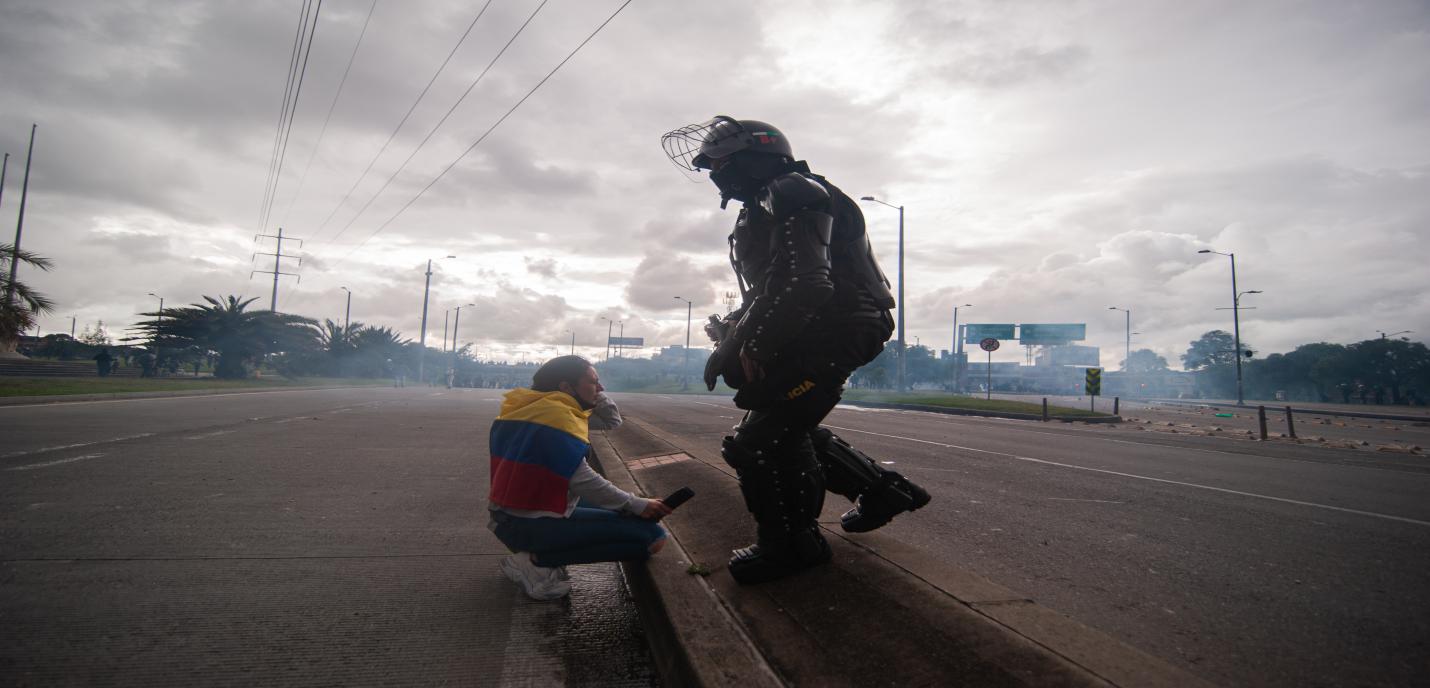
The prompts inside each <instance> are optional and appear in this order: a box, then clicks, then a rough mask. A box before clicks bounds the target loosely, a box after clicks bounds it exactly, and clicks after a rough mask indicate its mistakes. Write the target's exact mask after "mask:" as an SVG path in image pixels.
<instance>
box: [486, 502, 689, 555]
mask: <svg viewBox="0 0 1430 688" xmlns="http://www.w3.org/2000/svg"><path fill="white" fill-rule="evenodd" d="M492 518H493V520H495V521H496V522H497V527H496V531H495V532H496V536H497V539H498V540H501V543H502V544H503V545H506V546H507V548H508V549H510V550H512V551H513V552H531V553H532V554H534V555H535V556H536V559H535V561H536V564H537V565H538V566H566V565H568V564H594V563H596V562H601V561H645V560H646V559H649V558H650V546H651V545H652V544H655V542H656V541H657V540H662V539H664V538H665V529H664V528H661V527H660V525H659V524H657V523H656V522H655V521H651V520H648V519H644V518H640V517H637V516H630V515H626V514H620V513H617V512H614V511H610V510H607V509H595V508H589V507H581V506H578V507H576V510H575V511H573V512H571V515H570V516H567V517H566V518H522V517H520V516H512V515H511V514H506V513H502V512H500V511H493V512H492Z"/></svg>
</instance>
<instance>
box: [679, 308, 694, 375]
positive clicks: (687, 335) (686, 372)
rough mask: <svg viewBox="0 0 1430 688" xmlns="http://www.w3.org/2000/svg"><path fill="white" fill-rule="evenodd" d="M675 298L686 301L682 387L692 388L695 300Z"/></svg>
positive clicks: (681, 368)
mask: <svg viewBox="0 0 1430 688" xmlns="http://www.w3.org/2000/svg"><path fill="white" fill-rule="evenodd" d="M675 300H676V301H684V302H685V360H684V361H683V362H681V364H680V388H681V389H690V312H691V309H693V308H695V302H693V301H691V300H690V299H683V298H681V297H679V296H677V297H675Z"/></svg>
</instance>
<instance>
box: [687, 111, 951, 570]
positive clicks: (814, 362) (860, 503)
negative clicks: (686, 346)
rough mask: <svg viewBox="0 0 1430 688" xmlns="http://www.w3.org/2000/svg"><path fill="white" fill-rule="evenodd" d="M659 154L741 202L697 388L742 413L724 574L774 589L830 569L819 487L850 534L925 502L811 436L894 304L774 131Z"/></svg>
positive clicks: (847, 214) (695, 134) (847, 207)
mask: <svg viewBox="0 0 1430 688" xmlns="http://www.w3.org/2000/svg"><path fill="white" fill-rule="evenodd" d="M661 145H662V147H663V148H664V149H665V151H666V154H667V155H668V156H669V157H670V158H671V160H672V161H674V162H675V163H676V164H677V165H679V166H680V167H682V168H684V169H687V170H690V171H692V172H700V171H707V170H708V172H709V176H710V180H711V181H712V182H714V183H715V186H716V187H717V188H718V189H719V190H720V207H721V208H724V207H725V206H726V204H728V203H729V202H730V201H731V200H735V201H739V202H740V203H741V209H740V213H739V217H738V218H737V219H736V221H735V229H734V232H733V233H731V235H730V237H729V243H730V264H731V266H732V267H733V268H734V269H735V274H736V277H737V280H738V282H739V285H740V294H741V301H742V304H741V307H740V308H739V309H738V310H736V311H734V312H732V313H731V314H730V315H728V316H726V317H725V318H724V319H721V318H719V316H711V318H710V320H711V321H710V323H709V324H708V325H706V328H705V329H706V333H707V334H709V335H710V337H711V339H712V340H714V341H715V342H716V343H717V346H716V350H715V353H714V354H712V355H711V357H710V359H709V361H708V362H707V363H706V367H705V383H706V385H707V386H708V387H709V388H710V389H714V386H715V381H716V380H717V378H719V377H721V376H723V377H724V378H725V382H726V384H728V385H730V386H731V387H733V388H735V389H736V390H737V392H736V394H735V404H736V405H737V406H739V407H740V408H741V409H744V410H745V411H746V413H745V416H744V418H743V420H741V422H740V424H739V425H738V426H737V427H736V428H735V434H734V435H733V436H728V437H726V438H725V439H724V442H723V444H722V446H721V455H722V457H723V458H724V459H725V461H726V463H728V464H730V465H731V466H732V467H734V468H735V470H736V472H737V474H738V475H739V478H740V491H741V493H742V495H743V496H744V499H745V506H746V508H748V509H749V510H750V513H751V514H752V515H753V516H754V518H755V522H756V525H757V541H756V543H755V544H753V545H751V546H749V547H745V548H742V549H738V550H735V552H734V555H733V556H732V557H731V559H730V561H729V564H728V566H729V569H730V573H731V574H732V575H733V576H734V578H735V579H736V580H737V581H739V582H741V583H758V582H762V581H767V580H773V579H776V578H780V577H783V576H786V575H789V574H791V573H794V572H796V571H799V570H800V569H803V568H807V567H809V566H814V565H817V564H822V563H824V562H827V561H828V560H829V557H830V550H829V544H828V543H827V542H826V541H825V540H824V537H823V536H822V535H821V534H820V532H819V525H818V523H817V520H816V519H818V517H819V513H820V510H821V509H822V508H823V505H824V492H825V490H826V489H828V490H829V491H831V492H834V493H837V494H840V495H843V496H845V497H847V498H849V499H850V500H853V501H854V502H855V505H854V508H852V509H850V510H849V511H848V512H847V513H845V514H844V516H843V517H842V518H841V523H842V526H843V528H844V529H845V530H847V531H851V532H865V531H869V530H873V529H875V528H878V527H880V526H882V525H884V524H886V523H888V522H889V520H890V519H892V518H893V517H894V516H895V515H897V514H899V513H902V512H904V511H912V510H914V509H918V508H920V507H922V506H923V505H925V504H927V503H928V501H929V495H928V493H927V492H925V491H924V490H923V489H921V488H920V487H918V486H917V485H915V484H913V483H912V482H911V481H909V480H908V479H907V478H905V477H904V476H902V475H900V474H898V473H896V472H893V471H888V470H885V469H883V468H882V467H881V466H879V464H878V463H877V462H875V461H873V460H872V459H870V458H869V457H868V456H866V455H865V454H864V453H862V452H860V451H859V450H857V449H854V448H853V447H851V446H850V445H849V443H847V442H845V441H844V440H843V439H841V438H840V437H838V436H837V435H835V434H834V433H832V432H830V431H829V430H827V429H824V428H821V427H820V426H819V424H820V422H821V421H822V420H823V419H824V417H825V416H826V415H827V414H828V413H829V412H830V411H831V410H832V409H833V408H834V406H835V405H836V404H838V403H839V399H840V396H841V394H842V393H843V389H844V387H843V386H844V382H845V381H846V380H848V379H849V375H850V374H851V373H853V372H854V370H855V369H857V368H858V367H860V366H862V365H864V364H865V363H868V362H869V361H872V360H874V358H875V357H876V356H878V355H879V353H880V351H882V350H883V346H884V343H885V342H887V341H888V339H889V336H890V335H891V334H892V333H893V329H894V323H893V318H892V317H891V316H890V313H889V311H890V309H892V308H894V306H895V303H894V297H893V295H892V294H891V293H890V291H889V280H888V278H887V277H885V276H884V273H883V271H882V270H881V269H880V268H879V264H878V262H877V261H876V260H875V258H874V251H873V249H872V248H871V246H870V244H869V238H868V236H867V234H866V233H865V230H864V217H863V214H862V213H861V212H860V211H859V207H858V205H856V204H855V203H854V201H853V200H852V199H850V198H849V196H847V195H845V194H844V192H843V191H840V190H839V189H838V188H837V187H835V186H834V185H833V184H831V183H829V181H828V180H827V179H825V178H824V177H821V176H819V175H817V174H813V173H812V172H810V170H809V166H808V165H807V164H806V163H805V162H804V161H797V160H795V158H794V153H793V151H792V149H791V148H790V145H789V141H788V140H787V139H786V138H785V136H784V134H783V133H782V132H780V131H779V130H778V129H776V128H775V127H773V126H770V125H769V124H767V123H765V122H759V121H755V120H736V119H733V118H730V117H726V116H723V115H722V116H717V117H715V118H714V119H711V120H709V121H706V122H703V123H700V124H692V125H689V126H685V127H681V128H679V129H676V130H674V131H671V132H669V133H667V134H665V135H664V136H663V137H662V138H661Z"/></svg>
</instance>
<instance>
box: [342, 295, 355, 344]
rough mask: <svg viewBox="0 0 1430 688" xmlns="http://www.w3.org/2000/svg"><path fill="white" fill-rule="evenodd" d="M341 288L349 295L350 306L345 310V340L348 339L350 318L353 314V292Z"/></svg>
mask: <svg viewBox="0 0 1430 688" xmlns="http://www.w3.org/2000/svg"><path fill="white" fill-rule="evenodd" d="M339 288H340V289H342V290H343V291H345V292H347V293H348V306H347V308H345V309H343V338H344V339H346V338H347V336H348V318H349V317H350V316H352V314H353V290H351V289H348V288H347V287H339Z"/></svg>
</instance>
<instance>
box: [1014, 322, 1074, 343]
mask: <svg viewBox="0 0 1430 688" xmlns="http://www.w3.org/2000/svg"><path fill="white" fill-rule="evenodd" d="M1084 339H1087V325H1086V324H1084V323H1060V324H1032V325H1019V326H1018V341H1019V343H1022V344H1031V345H1055V344H1067V343H1069V342H1080V341H1082V340H1084Z"/></svg>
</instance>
